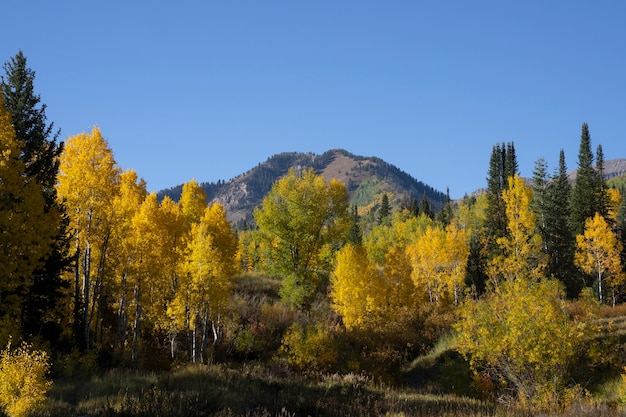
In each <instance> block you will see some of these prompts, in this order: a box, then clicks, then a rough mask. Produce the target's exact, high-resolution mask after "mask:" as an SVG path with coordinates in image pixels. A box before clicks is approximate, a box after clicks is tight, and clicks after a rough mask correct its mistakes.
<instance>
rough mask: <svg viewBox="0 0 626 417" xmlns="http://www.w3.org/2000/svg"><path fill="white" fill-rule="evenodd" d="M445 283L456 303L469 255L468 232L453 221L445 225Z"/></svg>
mask: <svg viewBox="0 0 626 417" xmlns="http://www.w3.org/2000/svg"><path fill="white" fill-rule="evenodd" d="M445 253H446V261H447V262H446V263H447V265H446V270H447V274H446V275H447V279H446V284H447V287H448V293H450V294H453V297H454V304H455V305H456V304H458V303H459V300H460V297H461V292H462V290H463V287H464V285H465V284H464V282H465V273H466V266H467V259H468V257H469V234H468V232H467V231H466V230H464V229H458V228H457V227H456V226H455V225H454V224H453V223H451V224H449V225H448V227H446V240H445Z"/></svg>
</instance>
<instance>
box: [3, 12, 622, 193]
mask: <svg viewBox="0 0 626 417" xmlns="http://www.w3.org/2000/svg"><path fill="white" fill-rule="evenodd" d="M2 12H3V13H2V14H3V16H4V17H3V19H2V21H3V31H2V32H3V35H2V42H0V60H1V61H2V62H5V61H7V60H8V59H10V57H12V56H14V55H15V53H17V51H18V50H20V49H21V50H22V51H23V52H24V54H25V55H26V57H27V59H28V64H29V66H30V67H31V68H32V69H34V70H35V71H36V74H37V76H36V80H35V83H36V84H35V87H36V90H37V92H38V93H39V94H40V95H41V98H42V101H43V102H44V103H46V104H47V106H48V108H47V115H48V118H49V120H50V121H54V122H55V125H56V126H58V127H60V128H61V129H62V138H63V139H66V138H67V137H68V136H72V135H75V134H78V133H81V132H84V131H90V130H91V129H92V127H93V126H94V125H98V126H99V127H100V129H101V131H102V132H103V134H104V136H105V137H106V139H107V140H108V141H109V145H110V147H111V148H112V149H113V151H114V154H115V157H116V160H117V162H118V164H119V165H120V166H121V167H122V168H124V169H130V168H132V169H134V170H136V171H137V173H138V174H139V176H141V177H143V178H144V179H145V180H146V181H147V183H148V189H149V190H151V191H153V190H159V189H162V188H167V187H170V186H174V185H178V184H181V183H183V182H186V181H188V180H190V179H191V178H195V179H196V180H197V181H199V182H203V181H217V180H220V179H223V180H228V179H230V178H232V177H234V176H236V175H238V174H240V173H242V172H244V171H247V170H248V169H250V168H252V167H254V166H256V165H257V164H258V163H259V162H263V161H265V160H266V159H267V158H268V157H270V156H272V155H274V154H277V153H280V152H284V151H301V152H314V153H322V152H324V151H326V150H329V149H333V148H343V149H346V150H348V151H350V152H352V153H355V154H358V155H364V156H378V157H380V158H382V159H384V160H386V161H387V162H390V163H392V164H394V165H396V166H398V167H399V168H400V169H402V170H404V171H405V172H407V173H409V174H411V175H412V176H414V177H415V178H417V179H418V180H421V181H423V182H425V183H426V184H429V185H431V186H433V187H435V188H437V189H439V190H442V191H445V189H446V187H449V188H450V193H451V195H452V197H453V198H456V197H461V196H463V194H464V193H469V192H471V191H473V190H475V189H476V188H479V187H483V186H484V185H485V178H486V173H487V169H488V161H489V156H490V153H491V149H492V147H493V145H495V144H496V143H500V142H509V141H513V142H515V147H516V151H517V155H518V161H519V166H520V171H521V173H522V175H526V176H530V175H531V174H532V170H533V167H534V162H535V161H536V160H537V159H538V158H539V157H544V158H545V159H546V160H547V162H548V164H549V168H550V171H552V169H554V168H555V167H556V165H557V163H558V155H559V150H560V149H564V150H565V155H566V162H567V165H568V168H570V169H573V168H576V162H577V153H578V145H579V140H580V127H581V124H582V123H583V122H587V123H589V128H590V132H591V140H592V146H593V147H594V150H595V146H596V145H597V144H601V145H602V146H603V150H604V154H605V158H606V159H613V158H622V157H626V147H625V146H624V143H625V142H624V132H625V130H626V129H625V128H626V126H625V124H626V117H625V116H626V94H625V93H626V52H625V51H626V49H625V47H626V26H625V25H624V18H625V16H626V2H622V1H598V2H590V1H584V2H583V1H556V0H555V1H525V2H521V1H520V2H507V1H416V0H415V1H388V2H382V1H364V0H361V1H324V0H321V1H308V2H304V1H181V2H173V1H107V2H97V3H96V2H87V1H57V2H52V1H44V0H38V1H30V2H24V1H16V0H8V1H6V2H4V3H3V7H2ZM9 17H10V18H9Z"/></svg>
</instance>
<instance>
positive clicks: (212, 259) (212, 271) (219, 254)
mask: <svg viewBox="0 0 626 417" xmlns="http://www.w3.org/2000/svg"><path fill="white" fill-rule="evenodd" d="M238 266H239V265H238V263H237V240H236V238H235V235H234V233H233V232H232V230H231V228H230V224H229V223H228V222H227V220H226V213H225V212H224V210H223V208H222V206H220V205H219V204H213V205H211V206H209V207H207V208H206V209H205V210H204V214H203V216H202V217H201V218H200V221H199V222H198V223H195V224H193V225H192V229H191V235H190V239H189V242H188V248H187V255H186V259H185V260H184V264H183V268H182V270H181V280H180V287H179V288H178V290H177V292H176V296H175V298H174V301H173V302H172V303H171V305H170V309H169V313H170V314H171V315H172V316H173V317H177V319H176V320H177V321H178V322H179V323H183V322H185V317H184V316H183V315H186V312H187V311H189V312H190V314H191V316H190V319H191V320H190V321H189V322H188V325H190V326H196V325H199V323H198V322H195V321H196V320H198V319H217V318H218V317H219V315H220V314H221V312H222V311H223V310H224V308H225V306H226V303H227V302H228V300H229V297H230V278H232V276H233V275H235V274H236V273H237V272H238V271H239V269H238Z"/></svg>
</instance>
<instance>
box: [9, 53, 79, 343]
mask: <svg viewBox="0 0 626 417" xmlns="http://www.w3.org/2000/svg"><path fill="white" fill-rule="evenodd" d="M3 68H4V71H5V73H6V78H4V77H3V79H2V85H1V89H2V94H3V98H4V105H5V107H6V109H7V110H8V111H9V113H10V114H11V122H12V124H13V127H14V129H15V133H16V137H17V138H18V139H20V140H22V141H23V147H22V150H21V154H20V159H22V161H23V162H24V165H25V168H26V169H25V175H26V176H27V177H29V178H30V179H32V180H34V181H36V182H37V183H38V184H39V185H40V187H41V192H42V195H43V197H44V201H45V205H44V208H43V209H44V213H46V214H47V215H48V216H49V218H50V221H51V222H55V223H56V226H57V236H56V239H55V240H54V242H53V243H52V250H51V252H50V255H49V256H48V257H47V258H46V259H44V260H43V266H42V267H40V268H39V269H38V270H37V271H36V273H35V275H34V277H33V279H34V284H33V286H32V288H31V290H30V292H29V294H27V296H26V299H25V302H24V303H23V312H22V323H23V325H24V329H23V332H24V335H25V336H31V335H40V336H43V337H44V338H47V339H48V340H51V339H53V338H55V337H56V336H57V335H55V334H53V333H60V329H59V320H58V317H57V318H56V319H57V320H55V318H54V314H53V313H54V311H55V307H56V305H57V304H58V301H59V299H60V298H61V297H62V289H63V288H64V287H65V284H64V282H63V281H62V280H61V277H60V275H61V272H62V271H63V270H64V269H65V268H67V266H68V265H69V262H70V260H69V258H68V256H67V253H68V249H69V240H68V234H67V233H66V230H67V227H68V219H67V216H66V215H65V210H64V207H63V206H62V205H61V204H59V203H58V202H57V195H56V188H55V185H56V181H57V174H58V172H59V160H58V157H59V155H60V154H61V152H62V151H63V143H62V142H57V139H58V137H59V135H60V131H59V130H56V131H54V128H53V125H54V124H53V123H50V124H48V123H47V117H46V105H45V104H43V103H41V98H40V96H39V95H38V94H35V90H34V79H35V71H33V70H32V69H30V68H28V66H27V62H26V57H25V56H24V54H23V53H22V51H19V52H18V53H17V54H16V55H15V57H13V58H11V60H10V61H8V62H6V63H5V64H4V67H3Z"/></svg>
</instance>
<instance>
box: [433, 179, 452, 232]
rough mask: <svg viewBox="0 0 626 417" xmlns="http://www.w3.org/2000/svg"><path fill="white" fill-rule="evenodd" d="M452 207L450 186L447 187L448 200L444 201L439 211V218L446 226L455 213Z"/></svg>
mask: <svg viewBox="0 0 626 417" xmlns="http://www.w3.org/2000/svg"><path fill="white" fill-rule="evenodd" d="M453 211H454V210H453V208H452V199H451V198H450V188H446V200H445V201H444V203H443V205H442V207H441V210H439V212H438V213H437V220H438V221H440V222H441V224H443V225H444V226H447V225H449V224H450V222H451V221H452V216H453V215H454V213H453Z"/></svg>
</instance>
